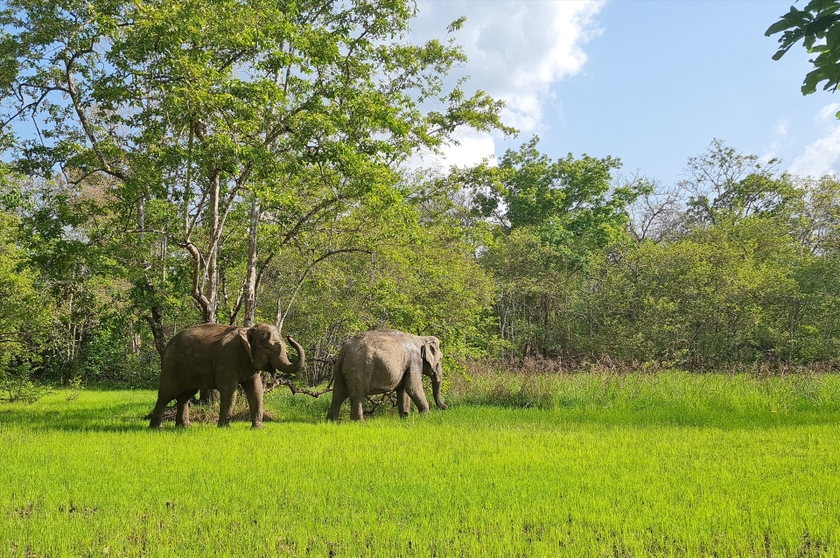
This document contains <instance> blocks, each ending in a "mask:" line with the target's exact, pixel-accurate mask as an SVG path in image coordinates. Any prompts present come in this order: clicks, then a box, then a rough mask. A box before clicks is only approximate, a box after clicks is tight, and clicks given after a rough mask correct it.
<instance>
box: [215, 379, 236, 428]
mask: <svg viewBox="0 0 840 558" xmlns="http://www.w3.org/2000/svg"><path fill="white" fill-rule="evenodd" d="M234 403H236V386H235V385H234V386H233V388H230V387H227V388H225V389H219V426H230V413H231V412H232V411H233V404H234Z"/></svg>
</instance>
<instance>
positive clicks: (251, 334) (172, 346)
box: [149, 324, 306, 428]
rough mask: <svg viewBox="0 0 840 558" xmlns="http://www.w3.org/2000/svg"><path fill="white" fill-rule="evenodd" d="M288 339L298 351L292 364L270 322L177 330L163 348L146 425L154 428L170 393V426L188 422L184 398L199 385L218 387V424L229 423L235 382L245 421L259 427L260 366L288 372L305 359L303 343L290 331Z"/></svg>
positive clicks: (189, 395) (191, 394)
mask: <svg viewBox="0 0 840 558" xmlns="http://www.w3.org/2000/svg"><path fill="white" fill-rule="evenodd" d="M288 339H289V343H290V344H291V345H292V347H294V349H295V351H297V353H298V357H299V358H298V361H297V362H296V363H295V364H292V363H291V362H290V361H289V358H288V356H287V354H286V345H285V344H284V343H283V339H282V337H281V336H280V332H279V331H278V329H277V328H276V327H274V326H272V325H268V324H258V325H255V326H253V327H236V326H226V325H222V324H202V325H197V326H193V327H190V328H188V329H185V330H183V331H181V332H179V333H178V334H177V335H175V336H174V337H173V338H172V339H171V340H170V341H169V343H167V345H166V349H165V350H164V352H163V358H162V359H161V366H160V384H159V387H158V399H157V404H156V405H155V409H154V410H153V411H152V414H151V421H150V423H149V428H160V426H161V423H162V422H163V411H164V409H165V408H166V406H167V405H168V404H169V402H170V401H172V400H173V399H175V400H176V401H177V414H176V418H175V426H177V427H185V426H189V424H190V420H189V401H190V399H191V398H192V397H193V396H194V395H195V394H196V393H197V392H198V390H200V389H217V390H219V402H220V407H221V408H220V410H219V426H229V424H230V412H231V410H232V409H233V404H234V402H235V401H236V388H237V386H238V385H240V384H241V385H242V387H243V388H244V389H245V396H246V397H247V398H248V407H249V409H250V411H251V427H252V428H262V426H263V424H262V418H263V400H262V398H263V384H262V380H261V378H260V372H261V371H266V372H274V370H275V369H276V370H279V371H280V372H283V373H285V374H294V373H296V372H297V371H298V370H300V368H301V367H302V366H303V365H304V363H305V362H306V355H305V353H304V351H303V347H301V346H300V345H299V344H298V343H297V342H296V341H295V340H294V339H292V338H291V337H289V338H288Z"/></svg>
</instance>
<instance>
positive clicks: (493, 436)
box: [0, 372, 840, 557]
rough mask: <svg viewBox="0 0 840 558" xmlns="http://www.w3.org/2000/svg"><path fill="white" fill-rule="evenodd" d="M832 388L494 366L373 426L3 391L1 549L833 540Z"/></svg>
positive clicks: (830, 547) (823, 380)
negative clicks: (162, 409)
mask: <svg viewBox="0 0 840 558" xmlns="http://www.w3.org/2000/svg"><path fill="white" fill-rule="evenodd" d="M461 382H464V384H463V385H462V384H461ZM838 388H840V382H839V381H838V378H837V377H836V376H831V375H821V376H817V375H814V376H796V377H787V378H767V379H757V378H753V377H749V376H726V375H705V376H692V375H688V374H681V373H666V374H659V375H653V376H646V375H625V376H616V375H597V374H594V375H590V374H587V375H573V376H568V375H554V376H534V377H522V376H514V375H507V374H505V373H503V372H498V373H494V374H492V375H488V376H487V377H484V376H474V377H473V378H472V380H471V381H469V382H467V381H466V380H463V378H453V379H452V380H451V382H450V385H449V401H450V402H451V403H452V407H451V409H450V410H449V411H447V412H432V413H431V414H430V415H429V416H428V417H425V418H423V417H418V416H417V415H416V414H413V415H412V416H411V417H410V418H409V420H405V421H401V420H399V419H398V418H397V417H396V416H395V415H394V413H392V412H385V413H378V414H377V416H376V417H374V418H373V419H371V420H369V421H368V422H367V424H365V425H358V424H353V423H350V422H349V421H343V422H342V423H340V424H330V423H326V422H324V420H323V417H324V415H325V414H326V407H327V405H328V403H329V397H328V396H327V397H322V398H320V399H317V400H315V399H311V398H309V397H306V396H301V395H298V396H291V395H289V394H281V393H272V394H271V395H270V396H269V398H268V402H267V403H268V407H269V409H270V410H271V411H272V413H273V414H274V415H275V417H276V419H277V420H276V421H275V422H271V423H268V424H267V425H266V428H265V429H264V430H261V431H253V430H251V429H249V428H248V427H249V424H248V423H247V422H241V423H234V425H233V426H232V427H231V428H229V429H218V428H216V427H215V426H213V425H207V424H196V425H195V426H194V427H193V428H191V429H189V430H187V431H176V430H175V428H174V427H173V426H172V423H171V422H170V423H167V425H166V428H164V429H163V430H162V431H149V430H147V429H146V425H147V421H145V420H144V419H143V418H142V417H143V416H145V415H146V414H147V413H148V412H149V410H150V409H151V406H152V405H153V403H154V394H153V393H152V392H128V391H122V392H91V391H85V392H82V393H81V394H80V396H79V397H78V399H76V400H74V401H68V398H67V396H66V394H64V393H63V392H60V391H58V392H55V393H53V394H51V395H50V396H48V397H47V398H45V399H43V400H42V401H40V402H38V403H35V404H33V405H30V406H23V405H4V406H2V407H0V463H2V466H0V556H6V555H9V556H27V555H31V556H36V555H37V556H43V555H48V556H88V555H89V556H103V555H110V556H117V555H123V556H140V555H145V556H179V557H182V556H208V555H220V556H283V555H290V556H305V555H307V554H309V555H312V556H329V555H331V554H332V555H335V556H433V555H437V556H514V555H528V556H563V555H565V556H616V555H617V556H651V555H655V556H663V555H664V556H668V555H671V556H683V555H685V556H703V555H707V556H713V555H717V556H751V555H757V556H767V555H770V556H816V555H827V556H836V555H840V444H838V443H837V440H838V439H840V397H838V393H840V392H839V391H838ZM523 390H524V392H525V393H522V392H523ZM529 398H530V399H529ZM531 400H533V401H531ZM529 401H530V402H529ZM343 416H345V417H346V416H347V409H344V415H343Z"/></svg>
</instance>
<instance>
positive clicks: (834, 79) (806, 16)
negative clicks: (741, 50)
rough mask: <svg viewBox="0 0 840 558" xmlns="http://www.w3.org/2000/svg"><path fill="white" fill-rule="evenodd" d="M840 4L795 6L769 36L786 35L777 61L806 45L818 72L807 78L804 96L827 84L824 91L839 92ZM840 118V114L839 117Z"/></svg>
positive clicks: (821, 0)
mask: <svg viewBox="0 0 840 558" xmlns="http://www.w3.org/2000/svg"><path fill="white" fill-rule="evenodd" d="M838 11H840V3H838V2H836V1H835V0H811V1H810V2H808V4H806V5H805V7H804V8H803V9H801V10H800V9H798V8H796V7H795V6H791V8H790V11H789V12H788V13H786V14H785V15H783V16H782V17H781V19H779V21H777V22H776V23H774V24H773V25H771V26H770V27H769V28H768V29H767V31H766V32H765V36H767V37H769V36H771V35H775V34H776V33H782V36H781V37H779V45H780V46H779V49H778V50H777V51H776V53H775V54H774V55H773V60H779V59H780V58H781V57H782V56H784V55H785V53H787V52H788V50H790V48H791V47H792V46H793V45H795V44H796V43H798V42H799V41H800V40H801V41H802V42H803V45H804V46H805V49H806V50H807V51H808V53H809V54H816V56H815V57H814V58H813V59H811V63H812V64H813V65H814V69H813V70H811V71H810V72H808V74H806V76H805V81H804V82H803V83H802V94H803V95H810V94H811V93H814V92H815V91H816V90H817V85H819V84H820V83H822V82H826V83H825V85H824V86H823V90H829V89H830V90H831V91H836V90H837V86H838V84H840V13H838ZM837 117H838V118H840V112H838V113H837Z"/></svg>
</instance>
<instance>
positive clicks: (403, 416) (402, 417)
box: [400, 413, 408, 420]
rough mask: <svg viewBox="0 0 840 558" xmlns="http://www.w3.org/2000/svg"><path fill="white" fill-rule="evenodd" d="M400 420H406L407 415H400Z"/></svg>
mask: <svg viewBox="0 0 840 558" xmlns="http://www.w3.org/2000/svg"><path fill="white" fill-rule="evenodd" d="M400 418H401V419H403V420H406V419H407V418H408V413H400Z"/></svg>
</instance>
